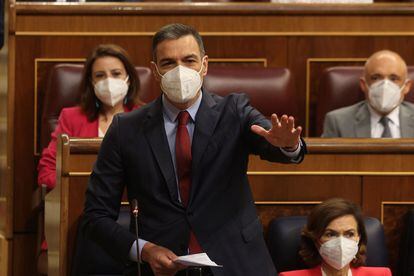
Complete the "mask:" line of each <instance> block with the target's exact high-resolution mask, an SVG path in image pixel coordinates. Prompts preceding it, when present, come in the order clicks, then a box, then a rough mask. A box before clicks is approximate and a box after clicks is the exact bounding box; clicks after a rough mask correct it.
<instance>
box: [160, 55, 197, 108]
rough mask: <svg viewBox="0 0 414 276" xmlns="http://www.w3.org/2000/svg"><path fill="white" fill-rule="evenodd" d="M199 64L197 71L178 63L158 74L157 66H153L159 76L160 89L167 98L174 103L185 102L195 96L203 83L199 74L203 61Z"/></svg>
mask: <svg viewBox="0 0 414 276" xmlns="http://www.w3.org/2000/svg"><path fill="white" fill-rule="evenodd" d="M201 64H202V65H201V68H200V71H198V72H197V71H196V70H193V69H190V68H188V67H185V66H182V65H178V66H176V67H175V68H174V69H172V70H170V71H168V72H167V73H165V74H164V75H161V74H160V72H159V71H158V67H157V66H156V67H155V68H156V69H157V73H158V75H160V77H161V90H162V91H163V92H164V94H165V95H166V96H167V98H168V99H170V100H171V101H172V102H175V103H186V102H188V101H189V100H191V99H193V98H194V97H195V95H196V94H197V92H198V91H199V90H200V88H201V86H202V84H203V79H202V78H201V76H200V73H201V71H202V70H203V63H201Z"/></svg>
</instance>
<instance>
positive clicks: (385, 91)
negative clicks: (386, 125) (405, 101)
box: [368, 79, 405, 114]
mask: <svg viewBox="0 0 414 276" xmlns="http://www.w3.org/2000/svg"><path fill="white" fill-rule="evenodd" d="M404 86H405V83H404V85H403V86H402V87H401V88H400V87H399V86H398V85H397V84H395V83H394V82H392V81H390V80H388V79H385V80H382V81H379V82H376V83H373V84H372V85H371V86H370V87H369V92H368V93H369V103H370V104H371V106H372V107H374V109H376V110H378V111H379V112H381V113H384V114H388V113H390V112H391V111H392V110H393V109H394V108H396V107H397V106H398V105H399V104H400V102H401V91H402V89H403V88H404Z"/></svg>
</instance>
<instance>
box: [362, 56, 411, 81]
mask: <svg viewBox="0 0 414 276" xmlns="http://www.w3.org/2000/svg"><path fill="white" fill-rule="evenodd" d="M364 78H365V80H366V82H367V84H368V85H371V84H372V83H374V82H376V81H379V80H382V79H385V78H388V79H389V80H391V81H393V82H395V83H396V84H398V85H399V86H402V85H403V83H404V82H405V79H406V78H407V64H406V63H405V61H404V60H403V59H402V58H401V56H400V55H399V54H397V53H395V52H392V51H389V50H382V51H378V52H375V53H374V54H373V55H372V56H370V57H369V58H368V60H367V62H366V63H365V70H364Z"/></svg>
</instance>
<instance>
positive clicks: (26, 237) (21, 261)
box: [12, 233, 37, 275]
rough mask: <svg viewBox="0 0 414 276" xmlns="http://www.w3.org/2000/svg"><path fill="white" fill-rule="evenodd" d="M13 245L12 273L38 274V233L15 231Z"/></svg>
mask: <svg viewBox="0 0 414 276" xmlns="http://www.w3.org/2000/svg"><path fill="white" fill-rule="evenodd" d="M12 245H13V251H12V252H13V272H12V275H37V273H36V271H37V267H36V265H37V262H36V257H37V252H36V235H35V234H19V233H14V235H13V243H12Z"/></svg>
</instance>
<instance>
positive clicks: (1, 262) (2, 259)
mask: <svg viewBox="0 0 414 276" xmlns="http://www.w3.org/2000/svg"><path fill="white" fill-rule="evenodd" d="M11 248H12V242H11V240H8V239H6V238H5V237H4V236H2V235H0V275H4V276H10V275H11V271H12V270H11V267H12V266H11V264H12V254H11Z"/></svg>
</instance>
